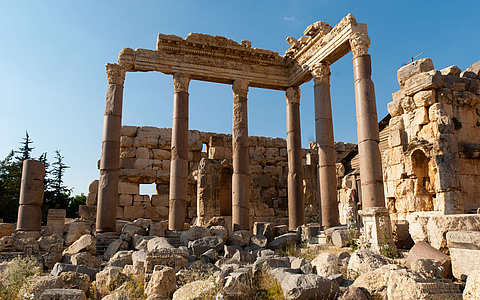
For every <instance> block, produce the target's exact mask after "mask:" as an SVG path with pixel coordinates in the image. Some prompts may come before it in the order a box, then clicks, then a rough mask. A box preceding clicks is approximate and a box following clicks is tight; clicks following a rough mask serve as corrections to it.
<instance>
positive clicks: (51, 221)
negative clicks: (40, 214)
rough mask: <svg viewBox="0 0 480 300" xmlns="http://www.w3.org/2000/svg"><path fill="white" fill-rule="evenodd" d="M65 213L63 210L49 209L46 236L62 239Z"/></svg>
mask: <svg viewBox="0 0 480 300" xmlns="http://www.w3.org/2000/svg"><path fill="white" fill-rule="evenodd" d="M66 214H67V212H66V210H65V209H49V210H48V215H47V228H46V229H45V234H46V235H52V234H56V235H58V236H59V237H63V227H64V226H65V216H66Z"/></svg>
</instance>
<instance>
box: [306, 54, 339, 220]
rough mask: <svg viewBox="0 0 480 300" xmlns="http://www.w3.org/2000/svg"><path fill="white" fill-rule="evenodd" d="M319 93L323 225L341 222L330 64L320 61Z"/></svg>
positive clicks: (317, 72) (315, 76)
mask: <svg viewBox="0 0 480 300" xmlns="http://www.w3.org/2000/svg"><path fill="white" fill-rule="evenodd" d="M312 76H313V80H314V83H315V85H314V95H315V135H316V142H317V146H318V175H319V182H320V184H319V185H320V207H321V214H322V226H323V229H327V228H330V227H332V226H336V225H338V224H339V217H338V201H337V171H336V167H335V162H336V161H335V141H334V139H333V123H332V103H331V100H330V67H329V66H328V65H327V64H324V63H319V64H317V65H315V66H314V67H313V68H312Z"/></svg>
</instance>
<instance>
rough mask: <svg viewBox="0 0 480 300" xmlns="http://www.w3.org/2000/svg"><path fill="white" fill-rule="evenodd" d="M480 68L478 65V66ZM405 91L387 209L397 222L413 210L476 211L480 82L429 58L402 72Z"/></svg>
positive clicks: (396, 117)
mask: <svg viewBox="0 0 480 300" xmlns="http://www.w3.org/2000/svg"><path fill="white" fill-rule="evenodd" d="M477 64H478V63H477ZM397 77H398V82H399V84H400V86H401V87H400V90H399V91H398V92H396V93H394V94H393V96H392V97H393V101H392V102H391V103H389V104H388V111H389V113H390V115H391V116H392V119H391V120H390V125H389V138H388V147H389V149H388V151H386V153H385V159H384V166H385V168H384V178H385V182H386V186H385V191H386V197H387V202H388V208H389V211H390V213H391V214H393V216H395V218H398V219H406V218H407V217H408V216H409V215H410V214H411V213H413V212H435V213H436V214H458V213H464V212H466V213H476V211H477V208H478V207H480V199H479V198H478V194H479V187H478V185H477V184H476V183H477V182H478V180H479V178H480V177H479V176H480V161H479V151H480V127H479V126H480V117H479V115H478V112H479V110H478V108H479V101H480V81H479V78H478V77H477V74H476V73H473V72H471V71H469V70H466V71H465V72H463V73H461V71H460V69H459V68H458V67H456V66H451V67H448V68H445V69H443V70H440V71H438V70H434V67H433V62H432V60H431V59H429V58H425V59H421V60H418V61H415V62H413V63H411V64H409V65H407V66H405V67H403V68H401V69H399V70H398V73H397Z"/></svg>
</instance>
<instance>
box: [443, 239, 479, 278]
mask: <svg viewBox="0 0 480 300" xmlns="http://www.w3.org/2000/svg"><path fill="white" fill-rule="evenodd" d="M447 245H448V248H449V250H450V257H451V258H452V273H453V276H454V277H455V278H457V279H460V280H466V278H467V276H469V275H470V274H471V273H473V272H474V271H475V270H480V231H449V232H447Z"/></svg>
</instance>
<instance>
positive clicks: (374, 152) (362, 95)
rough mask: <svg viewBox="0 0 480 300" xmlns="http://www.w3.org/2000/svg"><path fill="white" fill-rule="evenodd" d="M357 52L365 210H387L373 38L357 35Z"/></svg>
mask: <svg viewBox="0 0 480 300" xmlns="http://www.w3.org/2000/svg"><path fill="white" fill-rule="evenodd" d="M350 45H351V48H352V52H353V76H354V80H355V105H356V114H357V138H358V154H359V160H360V180H361V183H362V208H367V207H385V199H384V194H383V177H382V160H381V157H380V149H379V148H378V143H379V136H378V119H377V106H376V103H375V90H374V86H373V81H372V80H371V79H370V76H371V73H372V67H371V61H370V55H369V54H367V52H368V47H369V45H370V38H369V37H368V36H367V35H366V34H360V33H357V34H354V35H352V37H351V39H350Z"/></svg>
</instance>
